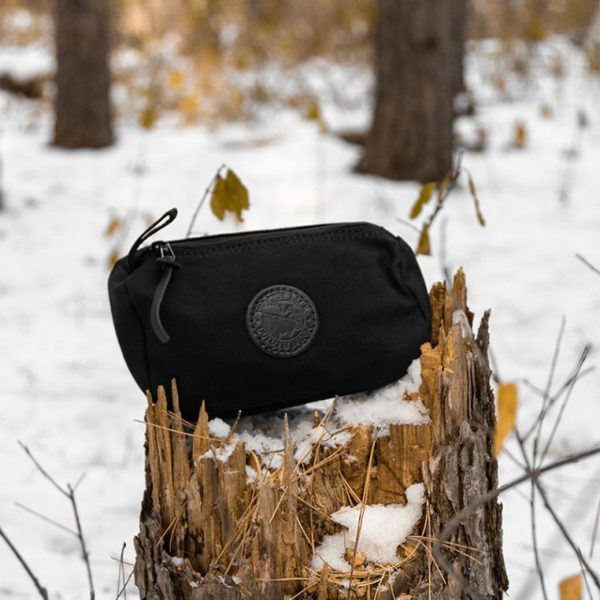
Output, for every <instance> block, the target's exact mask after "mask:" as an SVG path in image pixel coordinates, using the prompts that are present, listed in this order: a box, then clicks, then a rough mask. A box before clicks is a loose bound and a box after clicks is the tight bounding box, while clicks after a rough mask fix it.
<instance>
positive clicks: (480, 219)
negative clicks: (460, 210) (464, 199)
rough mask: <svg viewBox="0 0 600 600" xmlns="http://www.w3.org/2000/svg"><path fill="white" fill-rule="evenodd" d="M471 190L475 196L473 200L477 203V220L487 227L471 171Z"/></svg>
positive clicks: (472, 195)
mask: <svg viewBox="0 0 600 600" xmlns="http://www.w3.org/2000/svg"><path fill="white" fill-rule="evenodd" d="M469 192H471V197H472V198H473V202H474V203H475V214H476V215H477V220H478V221H479V224H480V225H481V226H482V227H485V218H484V216H483V213H482V212H481V206H480V205H479V196H477V190H476V189H475V182H474V181H473V177H472V176H471V173H469Z"/></svg>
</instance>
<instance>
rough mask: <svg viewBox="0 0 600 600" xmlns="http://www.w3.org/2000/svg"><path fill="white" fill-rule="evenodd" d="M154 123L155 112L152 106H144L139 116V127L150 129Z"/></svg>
mask: <svg viewBox="0 0 600 600" xmlns="http://www.w3.org/2000/svg"><path fill="white" fill-rule="evenodd" d="M155 123H156V111H155V110H154V107H153V106H146V108H144V110H143V111H142V114H141V115H140V127H142V128H143V129H152V128H153V127H154V125H155Z"/></svg>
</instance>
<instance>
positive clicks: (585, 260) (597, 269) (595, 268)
mask: <svg viewBox="0 0 600 600" xmlns="http://www.w3.org/2000/svg"><path fill="white" fill-rule="evenodd" d="M575 256H576V257H577V258H578V259H579V260H580V261H581V262H582V263H583V264H584V265H586V266H587V267H589V268H590V269H591V270H592V271H594V273H596V274H598V275H600V269H599V268H598V267H595V266H594V265H593V264H592V263H591V262H590V261H589V260H587V258H584V257H583V256H581V254H575Z"/></svg>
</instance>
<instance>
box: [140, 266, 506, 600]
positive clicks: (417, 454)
mask: <svg viewBox="0 0 600 600" xmlns="http://www.w3.org/2000/svg"><path fill="white" fill-rule="evenodd" d="M430 298H431V304H432V310H433V332H432V341H431V343H427V344H424V345H423V347H422V354H421V369H422V383H421V386H420V389H419V392H418V393H415V394H413V395H412V396H407V397H406V398H405V399H407V400H416V398H417V397H420V398H421V400H422V401H423V403H424V404H425V406H426V407H427V408H428V410H429V414H430V417H431V422H430V423H428V424H426V425H414V426H413V425H392V426H390V431H389V435H386V436H383V437H379V436H377V435H376V432H374V431H373V430H372V428H370V427H365V426H357V427H354V428H353V429H352V430H351V435H350V437H349V440H347V441H346V443H345V444H344V445H342V446H341V447H339V448H335V447H334V448H331V447H325V446H324V445H323V446H322V445H321V443H320V440H318V441H316V442H314V444H313V446H312V448H310V460H309V461H308V462H306V463H305V462H304V461H302V460H299V459H298V458H297V457H295V456H294V453H295V451H296V449H295V448H294V447H293V442H292V440H291V438H290V435H289V429H288V426H287V418H286V419H285V421H284V427H283V439H282V442H281V447H282V450H281V452H280V454H279V456H280V457H281V460H280V461H279V464H277V465H276V466H273V464H272V463H271V466H269V461H271V460H272V459H269V458H268V457H265V456H262V457H260V456H257V454H256V453H255V452H251V451H249V450H247V448H246V446H245V445H244V443H243V442H242V441H240V440H239V439H236V438H235V437H233V436H232V434H230V435H229V436H228V438H226V439H214V438H211V436H210V433H209V427H208V415H207V414H206V412H205V410H204V407H202V409H201V411H200V416H199V418H198V422H197V423H196V425H195V426H192V425H191V424H187V423H185V422H184V421H183V420H182V419H181V416H180V413H179V408H178V407H179V400H178V396H177V388H176V385H175V384H173V387H172V391H171V406H172V407H173V412H172V413H169V411H168V406H169V404H168V402H167V395H166V393H165V391H164V389H162V388H159V390H158V395H157V397H158V399H157V402H156V403H153V401H152V398H151V396H150V395H149V397H148V400H149V403H148V409H147V413H146V421H147V443H146V492H145V494H144V500H143V503H142V512H141V517H140V533H139V535H138V536H137V538H136V540H135V547H136V553H137V559H136V564H135V582H136V584H137V586H138V588H139V591H140V597H141V598H142V599H143V600H163V599H169V600H200V599H212V598H215V599H217V598H219V599H224V600H229V599H232V600H233V599H236V600H237V599H242V598H261V599H262V598H264V599H267V600H281V599H282V598H291V597H294V598H314V599H319V600H320V599H334V600H335V599H340V600H341V599H349V598H359V597H364V598H373V597H377V598H379V599H380V600H392V599H393V598H402V597H403V596H402V594H407V595H408V596H409V597H410V598H412V599H413V600H426V599H427V598H436V599H440V598H441V599H446V600H459V599H462V598H467V597H468V595H467V594H466V592H464V590H462V589H461V587H460V585H459V584H458V583H457V579H456V578H455V577H454V576H453V574H452V573H450V574H448V573H446V575H445V578H442V577H440V575H439V574H438V572H437V568H436V567H435V566H432V564H431V561H430V560H428V557H429V556H431V547H432V542H433V541H434V540H435V539H436V538H437V537H438V536H439V535H440V533H441V531H442V529H443V526H444V523H446V522H447V521H448V520H449V519H450V518H451V517H452V516H453V515H454V514H455V513H456V512H457V511H459V510H461V509H462V508H463V507H465V506H467V505H468V504H470V503H471V502H472V501H473V500H475V499H476V498H478V497H479V496H481V495H482V494H483V493H485V492H487V491H488V490H490V489H494V488H495V487H496V485H497V472H496V462H495V460H494V459H493V454H492V442H493V429H494V423H495V417H494V401H493V394H492V391H491V389H490V384H489V378H490V369H489V364H488V358H487V347H488V317H489V315H488V314H487V313H486V315H484V317H483V319H482V320H481V324H480V326H479V332H478V334H477V336H474V335H473V333H472V330H471V327H472V323H473V315H472V314H471V313H470V312H469V310H468V308H467V305H466V286H465V279H464V275H463V274H462V271H459V273H458V274H457V276H456V277H455V280H454V286H453V288H452V289H451V290H447V289H446V287H445V286H444V285H443V284H437V285H435V286H434V287H433V289H432V291H431V295H430ZM334 418H335V408H333V409H332V411H330V412H329V413H328V414H325V415H324V414H320V413H315V415H314V421H313V424H314V425H315V426H319V427H324V426H326V425H327V424H328V423H333V419H334ZM371 454H372V458H371ZM250 469H254V470H255V472H256V476H255V477H253V478H250V479H249V478H248V472H250ZM367 481H368V482H369V483H368V485H369V487H368V493H366V494H365V485H366V484H367ZM420 481H422V482H423V483H424V484H425V489H426V495H427V501H428V504H427V510H426V511H425V513H426V514H425V516H424V518H423V522H422V524H421V525H420V526H419V532H422V534H423V535H424V536H425V537H422V538H418V537H413V538H410V539H409V540H407V543H406V544H404V545H402V546H400V548H399V550H398V552H399V554H398V564H397V565H395V566H393V567H387V570H386V568H385V567H381V566H374V565H369V564H363V565H360V564H357V565H356V567H355V569H354V571H353V573H352V582H353V585H352V587H351V588H350V589H349V588H348V586H347V581H348V577H349V573H338V572H336V571H334V570H333V569H331V568H328V567H325V568H324V569H323V570H322V571H320V572H315V571H313V570H312V569H311V568H310V563H311V558H312V556H313V553H314V546H315V545H316V544H318V543H319V541H320V540H321V539H322V537H323V535H325V534H330V533H334V532H336V531H337V530H338V529H339V526H338V525H336V524H335V523H333V522H332V520H331V519H330V517H329V515H330V514H332V513H333V512H334V511H336V510H339V509H340V508H341V507H342V506H345V505H348V504H356V503H357V499H360V498H363V497H364V498H365V501H366V503H367V504H375V503H381V504H388V503H404V502H405V495H404V494H405V490H406V489H407V487H408V486H410V485H411V484H413V483H416V482H420ZM449 539H450V541H451V542H452V543H453V544H454V546H453V547H452V548H451V547H450V546H448V545H447V546H445V548H446V550H445V557H446V559H447V560H448V561H449V562H450V563H451V564H452V566H453V569H455V570H457V571H458V572H459V573H460V574H461V575H462V577H463V578H464V579H465V580H466V581H467V582H468V584H469V585H470V586H471V587H472V588H473V589H474V590H476V591H477V592H479V594H480V595H481V597H483V598H485V599H486V600H492V599H494V600H496V599H498V600H499V599H500V598H501V597H502V592H503V590H505V589H506V588H507V585H508V582H507V578H506V573H505V569H504V562H503V558H502V524H501V507H500V505H499V504H498V503H497V501H493V502H491V503H490V504H488V505H487V506H485V507H483V508H480V509H479V510H477V511H474V512H473V513H472V515H470V516H469V518H468V519H466V521H465V522H464V523H463V524H462V526H461V527H460V528H459V529H458V530H457V531H455V532H453V534H452V536H451V537H450V538H449ZM455 549H461V551H460V552H459V551H456V550H455ZM468 554H471V555H472V556H471V557H469V556H467V555H468ZM474 559H476V560H474ZM430 594H431V595H430Z"/></svg>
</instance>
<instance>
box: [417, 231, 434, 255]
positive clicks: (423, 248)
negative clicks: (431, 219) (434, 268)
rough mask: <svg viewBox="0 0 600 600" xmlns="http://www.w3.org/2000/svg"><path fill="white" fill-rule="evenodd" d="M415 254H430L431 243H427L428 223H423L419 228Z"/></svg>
mask: <svg viewBox="0 0 600 600" xmlns="http://www.w3.org/2000/svg"><path fill="white" fill-rule="evenodd" d="M417 254H424V255H425V256H431V244H430V243H429V224H428V223H425V224H424V225H423V229H421V235H420V236H419V243H418V244H417Z"/></svg>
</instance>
